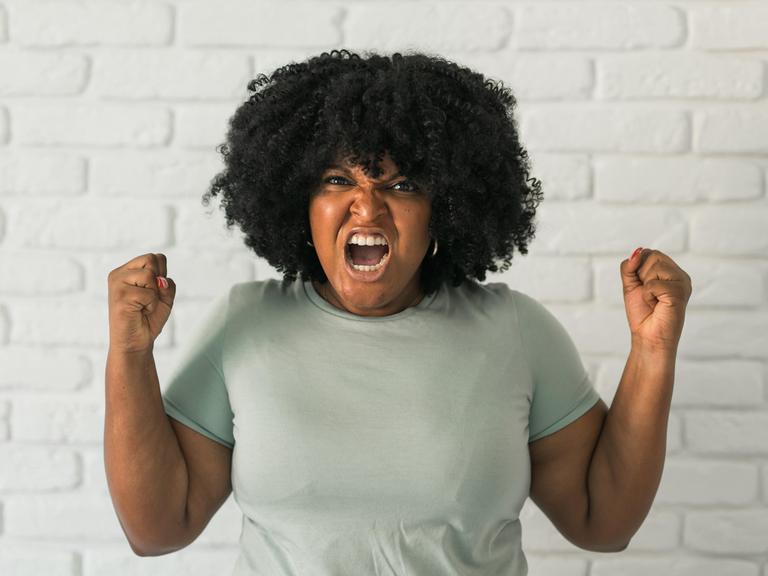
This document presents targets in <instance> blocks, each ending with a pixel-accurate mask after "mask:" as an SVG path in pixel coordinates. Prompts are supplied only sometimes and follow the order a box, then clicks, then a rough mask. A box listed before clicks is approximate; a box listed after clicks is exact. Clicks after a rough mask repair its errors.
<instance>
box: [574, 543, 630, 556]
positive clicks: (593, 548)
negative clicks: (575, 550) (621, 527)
mask: <svg viewBox="0 0 768 576" xmlns="http://www.w3.org/2000/svg"><path fill="white" fill-rule="evenodd" d="M628 546H629V541H627V542H625V543H622V544H595V543H590V544H589V545H588V546H581V548H582V549H584V550H586V551H588V552H603V553H611V552H614V553H615V552H623V551H624V550H626V549H627V547H628Z"/></svg>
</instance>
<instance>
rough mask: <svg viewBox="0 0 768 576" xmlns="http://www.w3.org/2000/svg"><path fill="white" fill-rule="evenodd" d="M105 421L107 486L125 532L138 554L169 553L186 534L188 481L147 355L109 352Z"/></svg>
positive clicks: (154, 370) (150, 358)
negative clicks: (160, 551)
mask: <svg viewBox="0 0 768 576" xmlns="http://www.w3.org/2000/svg"><path fill="white" fill-rule="evenodd" d="M105 417H106V418H105V423H104V463H105V467H106V474H107V483H108V486H109V491H110V494H111V496H112V501H113V503H114V507H115V510H116V512H117V515H118V518H119V520H120V523H121V525H122V527H123V530H124V531H125V533H126V536H127V537H128V539H129V542H130V543H131V546H132V547H133V548H134V550H136V551H137V552H139V550H138V549H140V551H141V552H148V551H150V550H153V551H156V550H167V551H168V552H171V551H173V550H174V549H176V548H177V547H178V546H179V545H180V544H181V542H180V540H181V539H182V538H183V535H184V534H185V533H186V528H185V520H186V519H185V512H186V500H187V488H188V478H187V469H186V462H185V461H184V457H183V454H182V452H181V448H180V446H179V443H178V440H177V438H176V434H175V433H174V431H173V428H172V427H171V424H170V422H169V421H168V417H167V415H166V414H165V411H164V409H163V404H162V396H161V391H160V385H159V382H158V377H157V370H156V368H155V363H154V358H153V356H152V353H151V352H148V353H146V354H133V355H126V354H123V353H118V352H113V351H110V352H109V356H108V357H107V365H106V415H105Z"/></svg>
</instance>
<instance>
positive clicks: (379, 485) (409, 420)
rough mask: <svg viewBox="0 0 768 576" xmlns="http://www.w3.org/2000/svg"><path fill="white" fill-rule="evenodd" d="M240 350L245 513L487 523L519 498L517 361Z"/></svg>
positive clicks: (438, 347)
mask: <svg viewBox="0 0 768 576" xmlns="http://www.w3.org/2000/svg"><path fill="white" fill-rule="evenodd" d="M417 342H418V344H417ZM248 349H249V350H250V353H249V354H248V355H244V357H243V358H242V359H240V360H239V361H238V362H232V363H231V364H230V366H229V367H228V368H227V369H228V370H229V371H230V372H231V373H229V374H227V382H228V383H229V396H230V402H231V405H232V409H233V413H234V431H233V432H234V436H235V441H236V445H235V449H234V453H233V470H232V478H233V490H234V491H235V495H236V497H237V498H238V500H239V502H240V504H241V506H245V507H251V508H252V509H253V510H254V511H257V510H258V511H259V512H261V513H265V514H266V513H290V511H291V510H302V511H306V510H308V509H309V510H313V511H315V513H317V514H321V515H322V514H334V515H339V514H342V515H344V514H345V513H346V514H347V515H349V516H354V515H355V514H358V513H360V510H367V511H368V513H370V512H371V511H373V510H376V513H377V514H384V515H393V516H397V515H399V516H403V515H404V514H407V515H419V516H424V515H429V516H434V515H440V514H450V513H451V512H456V513H459V514H461V513H471V514H475V515H478V516H483V517H486V518H487V517H488V514H490V513H491V511H492V510H496V511H498V510H499V507H500V505H501V507H502V508H507V512H512V511H513V509H519V507H520V506H521V505H522V502H523V501H524V500H525V498H526V497H527V494H528V488H529V477H530V467H529V466H530V464H529V456H528V446H527V438H528V412H529V405H530V402H529V400H530V398H529V392H530V383H529V382H527V381H526V376H525V370H524V369H523V365H522V364H521V362H522V358H521V357H520V356H519V353H518V351H516V350H510V349H509V348H505V347H504V346H503V345H501V344H492V345H485V346H472V345H466V344H465V345H463V346H461V347H458V348H457V347H446V346H445V345H444V343H443V342H436V341H435V342H432V343H430V342H428V341H426V340H424V339H420V340H414V341H412V342H408V341H401V342H399V343H394V341H392V340H390V341H389V344H388V345H386V346H383V345H382V344H381V341H376V339H373V338H369V339H366V338H359V337H358V338H354V337H350V338H348V339H344V340H343V341H338V340H337V341H335V342H323V341H322V340H317V339H314V338H300V339H296V338H288V337H281V336H278V335H273V337H272V338H269V339H266V340H262V341H260V342H252V343H251V346H250V347H249V348H248Z"/></svg>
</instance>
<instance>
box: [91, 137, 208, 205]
mask: <svg viewBox="0 0 768 576" xmlns="http://www.w3.org/2000/svg"><path fill="white" fill-rule="evenodd" d="M222 168H223V161H222V158H221V156H220V155H219V154H218V153H216V152H215V151H214V150H213V149H211V150H210V151H208V152H205V153H202V152H185V153H178V152H175V151H174V152H171V151H169V152H164V153H157V152H154V153H143V152H136V153H127V152H116V153H114V154H95V155H93V156H92V157H91V170H90V183H89V188H90V190H91V192H92V193H93V194H97V195H100V196H102V195H103V196H119V195H125V196H130V197H133V198H136V197H142V196H146V197H152V198H157V197H161V196H167V197H173V196H189V197H193V196H195V197H200V196H202V194H203V193H204V192H205V191H206V189H207V188H208V183H209V181H210V180H211V178H212V177H213V176H214V174H215V173H217V172H218V171H220V170H221V169H222Z"/></svg>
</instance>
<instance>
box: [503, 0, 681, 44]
mask: <svg viewBox="0 0 768 576" xmlns="http://www.w3.org/2000/svg"><path fill="white" fill-rule="evenodd" d="M517 17H518V18H517V26H516V29H515V35H514V37H513V43H514V45H515V46H516V47H519V48H531V49H560V48H592V49H621V50H630V49H636V48H653V47H656V48H669V47H673V46H680V45H682V43H683V41H684V39H685V26H684V17H683V14H682V13H681V11H680V10H679V9H677V8H674V7H670V6H647V5H645V6H638V5H632V4H609V3H606V2H603V3H594V4H591V3H584V2H579V3H578V5H565V4H562V3H543V2H542V3H540V4H538V5H534V4H532V3H531V4H528V5H523V6H521V7H520V8H519V9H518V10H517Z"/></svg>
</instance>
